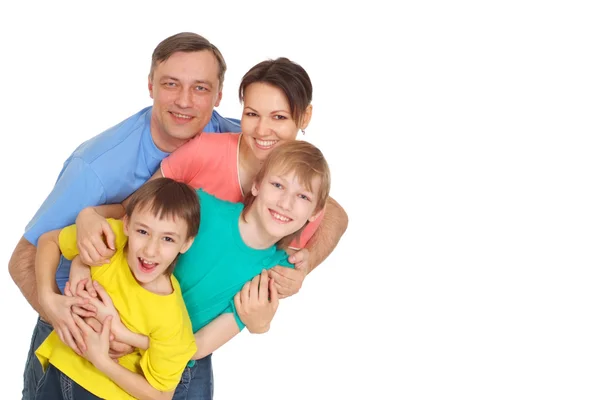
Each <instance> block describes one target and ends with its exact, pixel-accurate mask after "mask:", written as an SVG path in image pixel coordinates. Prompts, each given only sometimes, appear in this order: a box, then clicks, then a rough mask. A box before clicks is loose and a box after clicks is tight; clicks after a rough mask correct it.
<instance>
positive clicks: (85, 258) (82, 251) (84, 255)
mask: <svg viewBox="0 0 600 400" xmlns="http://www.w3.org/2000/svg"><path fill="white" fill-rule="evenodd" d="M87 246H89V245H87ZM78 248H79V258H80V259H81V261H82V262H83V263H84V264H87V265H94V259H93V258H92V257H91V256H90V254H89V252H88V248H87V247H85V246H84V245H83V244H82V245H81V246H78Z"/></svg>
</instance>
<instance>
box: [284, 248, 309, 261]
mask: <svg viewBox="0 0 600 400" xmlns="http://www.w3.org/2000/svg"><path fill="white" fill-rule="evenodd" d="M309 257H310V252H309V251H308V249H301V250H298V251H297V252H296V253H294V254H292V255H291V256H289V257H288V261H289V262H290V263H291V264H300V263H302V262H303V261H304V262H308V259H309Z"/></svg>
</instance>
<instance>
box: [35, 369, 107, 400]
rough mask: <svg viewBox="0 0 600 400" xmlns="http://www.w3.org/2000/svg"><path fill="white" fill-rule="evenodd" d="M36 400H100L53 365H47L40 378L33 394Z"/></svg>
mask: <svg viewBox="0 0 600 400" xmlns="http://www.w3.org/2000/svg"><path fill="white" fill-rule="evenodd" d="M35 398H36V400H61V399H62V400H75V399H76V400H101V399H100V397H97V396H95V395H93V394H92V393H90V392H88V391H87V390H85V389H84V388H82V387H81V386H79V385H78V384H77V383H75V382H73V380H72V379H71V378H69V377H68V376H66V375H65V374H63V373H62V372H60V370H58V368H56V367H55V366H54V365H52V364H50V365H48V369H46V373H45V374H44V376H43V377H42V380H40V384H39V386H38V388H37V393H36V395H35Z"/></svg>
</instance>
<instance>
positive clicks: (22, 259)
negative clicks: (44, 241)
mask: <svg viewBox="0 0 600 400" xmlns="http://www.w3.org/2000/svg"><path fill="white" fill-rule="evenodd" d="M35 252H36V248H35V246H34V245H32V244H31V243H29V241H27V239H25V238H24V237H21V239H20V240H19V243H17V246H16V247H15V250H14V251H13V253H12V256H11V257H10V261H9V262H8V272H9V273H10V276H11V278H12V280H13V281H14V282H15V283H16V284H17V286H18V287H19V289H20V290H21V293H23V296H25V299H26V300H27V302H28V303H29V304H30V305H31V307H33V309H34V310H35V311H37V312H38V313H39V314H40V316H41V317H42V318H43V319H44V320H46V321H48V319H47V316H46V315H44V313H43V311H42V307H40V302H39V300H38V296H37V286H36V285H37V284H36V279H35Z"/></svg>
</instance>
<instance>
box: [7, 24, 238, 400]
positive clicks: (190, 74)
mask: <svg viewBox="0 0 600 400" xmlns="http://www.w3.org/2000/svg"><path fill="white" fill-rule="evenodd" d="M226 68H227V67H226V64H225V60H224V59H223V56H222V55H221V52H220V51H219V50H218V49H217V48H216V47H215V46H214V45H213V44H211V43H210V42H209V41H208V40H206V39H205V38H203V37H202V36H200V35H197V34H194V33H180V34H177V35H174V36H171V37H169V38H167V39H165V40H164V41H162V42H161V43H160V44H159V45H158V46H157V47H156V49H155V50H154V53H153V55H152V66H151V70H150V75H149V77H148V89H149V92H150V97H151V98H152V99H153V105H152V107H147V108H144V109H143V110H141V111H139V112H138V113H136V114H134V115H132V116H131V117H129V118H127V119H126V120H124V121H122V122H120V123H119V124H117V125H115V126H113V127H112V128H109V129H107V130H106V131H104V132H103V133H101V134H99V135H97V136H95V137H93V138H91V139H90V140H88V141H86V142H84V143H82V144H81V145H80V146H79V147H78V148H77V149H75V151H74V152H73V153H72V154H71V156H70V157H69V158H68V159H67V160H66V161H65V163H64V165H63V169H62V171H61V172H60V174H59V176H58V180H57V181H56V184H55V186H54V188H53V190H52V192H51V193H50V194H49V195H48V197H47V198H46V200H45V201H44V203H43V204H42V206H41V207H40V209H39V210H38V212H37V213H36V214H35V216H34V217H33V219H32V220H31V221H30V222H29V224H28V225H27V227H26V229H25V234H24V235H23V237H22V238H21V240H20V241H19V243H18V244H17V246H16V248H15V250H14V252H13V255H12V257H11V260H10V263H9V270H10V273H11V276H12V278H13V280H14V281H15V283H17V285H18V286H19V288H20V289H21V292H22V293H23V295H24V296H25V297H26V298H27V300H28V301H29V303H30V304H31V306H32V307H33V308H34V309H35V310H37V311H38V312H39V313H40V316H41V318H38V323H37V325H36V327H35V330H34V333H33V336H32V341H31V347H30V349H29V356H28V358H27V363H26V366H25V372H24V389H23V399H33V398H34V397H35V390H36V387H37V384H38V382H39V379H40V378H41V377H42V374H43V372H42V368H41V365H40V363H39V361H38V360H37V358H36V357H35V356H33V352H34V351H35V349H36V348H37V347H38V346H39V345H40V344H41V343H42V342H43V341H44V339H46V337H47V336H48V335H49V334H50V332H51V331H52V325H50V324H49V323H48V322H46V321H49V322H51V323H52V324H53V325H55V326H57V325H59V326H66V327H68V326H69V324H70V323H73V322H74V321H73V319H72V317H70V315H69V316H66V315H62V316H61V315H46V314H45V312H44V308H43V307H41V305H40V304H39V302H38V299H37V292H36V283H35V268H34V265H35V264H34V262H35V252H36V248H35V246H36V245H37V241H38V238H39V237H40V235H41V234H43V233H45V232H47V231H50V230H53V229H58V228H62V227H65V226H67V225H70V224H73V223H75V219H76V217H77V215H78V213H79V211H81V210H82V209H83V208H85V207H88V206H95V205H100V204H112V203H120V202H121V201H123V200H124V199H125V198H126V197H128V196H129V195H130V194H131V193H133V192H134V191H135V190H136V189H137V188H138V187H140V186H141V185H142V184H143V183H144V182H146V181H147V180H148V179H149V178H150V177H151V176H152V174H153V173H154V172H155V171H156V170H157V169H158V167H159V165H160V162H161V160H162V159H163V158H164V157H166V156H167V155H168V154H169V153H171V152H172V151H174V150H175V149H177V148H178V147H180V146H181V145H183V144H184V143H185V142H186V141H187V140H189V139H191V138H192V137H194V136H195V135H196V134H197V133H199V132H202V131H203V130H204V131H205V132H239V131H240V124H239V122H240V121H239V120H235V119H225V118H223V117H221V116H220V115H219V114H218V113H217V112H216V111H214V107H216V106H218V105H219V102H220V101H221V96H222V87H223V78H224V76H225V71H226ZM69 267H70V263H69V262H68V260H65V259H64V258H61V262H60V266H59V270H58V272H57V284H58V287H59V289H60V291H61V292H63V291H64V286H65V283H66V282H67V281H68V278H69ZM63 301H64V302H65V304H67V303H69V302H73V304H75V303H74V302H75V300H74V298H70V297H66V296H64V300H63ZM68 331H74V330H72V329H68ZM67 336H69V337H68V338H65V340H66V341H67V342H70V343H68V344H70V345H72V346H71V347H74V346H75V343H74V340H77V338H74V337H71V335H67ZM208 362H210V359H209V360H208Z"/></svg>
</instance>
